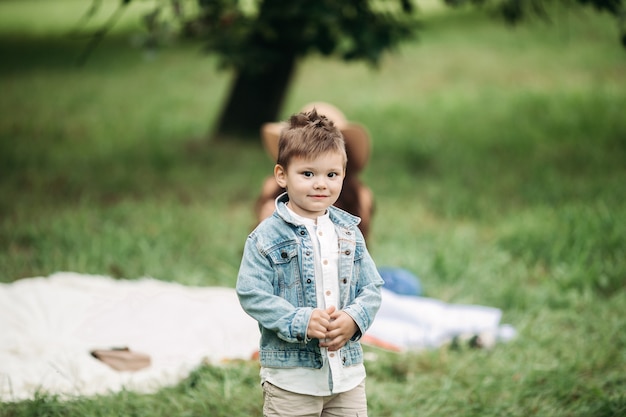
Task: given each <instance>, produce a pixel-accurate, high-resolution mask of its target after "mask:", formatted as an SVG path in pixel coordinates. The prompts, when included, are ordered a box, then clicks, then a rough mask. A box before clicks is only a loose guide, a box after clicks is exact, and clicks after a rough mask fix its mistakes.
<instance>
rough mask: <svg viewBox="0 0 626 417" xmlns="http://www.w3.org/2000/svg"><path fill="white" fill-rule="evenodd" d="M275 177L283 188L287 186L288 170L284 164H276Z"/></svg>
mask: <svg viewBox="0 0 626 417" xmlns="http://www.w3.org/2000/svg"><path fill="white" fill-rule="evenodd" d="M274 178H276V183H277V184H278V185H279V186H280V187H281V188H287V171H286V170H285V168H283V166H282V165H280V164H276V165H275V166H274Z"/></svg>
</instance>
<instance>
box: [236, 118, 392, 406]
mask: <svg viewBox="0 0 626 417" xmlns="http://www.w3.org/2000/svg"><path fill="white" fill-rule="evenodd" d="M346 163H347V157H346V151H345V145H344V140H343V137H342V135H341V133H340V131H339V130H338V129H337V127H335V126H334V125H333V123H332V122H331V121H330V120H329V119H327V118H326V117H324V116H322V115H318V114H317V111H316V110H315V109H313V110H312V111H310V112H307V113H299V114H296V115H293V116H291V118H290V119H289V121H288V124H287V127H286V128H285V129H284V130H283V131H282V132H281V136H280V140H279V149H278V160H277V163H276V166H275V167H274V176H275V178H276V182H277V183H278V184H279V185H280V186H281V187H283V188H285V189H286V190H287V192H286V193H284V194H282V195H280V196H279V197H278V198H277V199H276V210H275V211H274V214H272V216H270V217H269V218H267V219H266V220H264V221H263V222H262V223H261V224H259V225H258V226H257V228H256V229H255V230H254V231H253V232H252V233H251V234H250V235H249V236H248V239H247V240H246V244H245V248H244V253H243V258H242V261H241V267H240V269H239V276H238V278H237V294H238V296H239V301H240V303H241V306H242V307H243V309H244V310H245V311H246V312H247V313H248V314H249V315H250V316H252V317H253V318H254V319H255V320H257V322H258V323H259V328H260V330H261V341H260V353H259V354H260V361H261V372H260V374H261V383H262V386H263V398H264V406H263V415H264V416H290V417H293V416H366V415H367V401H366V397H365V367H364V365H363V351H362V349H361V345H360V343H359V339H360V338H361V336H362V335H363V334H364V333H365V331H366V330H367V329H368V328H369V326H370V325H371V324H372V321H373V320H374V316H375V315H376V312H377V311H378V308H379V306H380V302H381V292H380V288H381V286H382V285H383V280H382V278H381V277H380V275H379V274H378V271H377V269H376V266H375V264H374V262H373V260H372V258H371V257H370V255H369V253H368V251H367V248H366V246H365V241H364V239H363V235H362V234H361V232H360V231H359V229H358V227H357V224H358V223H359V220H360V219H359V218H358V217H355V216H352V215H351V214H348V213H347V212H345V211H342V210H340V209H338V208H336V207H333V203H334V202H335V201H336V200H337V198H338V196H339V193H340V192H341V188H342V184H343V178H344V175H345V168H346Z"/></svg>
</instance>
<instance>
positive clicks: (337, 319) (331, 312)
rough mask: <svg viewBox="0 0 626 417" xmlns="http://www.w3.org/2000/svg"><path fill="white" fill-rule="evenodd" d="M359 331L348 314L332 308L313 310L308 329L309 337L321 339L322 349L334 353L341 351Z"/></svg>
mask: <svg viewBox="0 0 626 417" xmlns="http://www.w3.org/2000/svg"><path fill="white" fill-rule="evenodd" d="M357 330H358V327H357V325H356V323H355V322H354V320H353V319H352V317H350V315H349V314H348V313H346V312H345V311H343V310H337V309H336V308H335V306H330V307H328V308H327V309H326V310H322V309H320V308H316V309H314V310H313V312H312V313H311V320H310V321H309V326H308V327H307V336H308V337H309V338H311V339H319V341H320V347H325V348H328V350H331V351H334V350H339V349H341V348H342V347H343V346H344V345H345V344H346V343H347V342H348V340H350V338H351V337H352V336H354V334H355V333H356V331H357Z"/></svg>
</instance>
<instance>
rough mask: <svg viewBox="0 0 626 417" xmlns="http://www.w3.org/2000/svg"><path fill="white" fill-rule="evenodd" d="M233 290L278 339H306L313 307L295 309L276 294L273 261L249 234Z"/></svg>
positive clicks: (252, 315)
mask: <svg viewBox="0 0 626 417" xmlns="http://www.w3.org/2000/svg"><path fill="white" fill-rule="evenodd" d="M276 285H277V284H276ZM236 291H237V296H238V297H239V303H240V304H241V307H242V308H243V309H244V311H245V312H246V313H247V314H248V315H250V316H251V317H252V318H254V319H255V320H256V321H257V322H258V323H259V325H261V326H262V327H264V328H266V329H268V330H271V331H273V332H276V334H277V336H278V337H279V338H280V339H282V340H284V341H286V342H289V343H300V342H304V341H305V340H306V330H307V327H308V324H309V320H310V318H311V312H312V311H313V308H311V307H300V308H297V307H295V306H294V305H293V304H291V303H290V302H289V301H287V300H285V299H284V298H282V297H280V296H278V295H276V292H275V271H274V268H273V267H272V263H271V261H270V259H269V258H268V257H267V256H265V255H264V254H263V253H262V252H261V250H260V249H259V248H258V247H257V245H256V241H255V240H254V239H253V238H252V237H248V239H247V240H246V244H245V246H244V251H243V257H242V259H241V265H240V268H239V274H238V276H237V285H236Z"/></svg>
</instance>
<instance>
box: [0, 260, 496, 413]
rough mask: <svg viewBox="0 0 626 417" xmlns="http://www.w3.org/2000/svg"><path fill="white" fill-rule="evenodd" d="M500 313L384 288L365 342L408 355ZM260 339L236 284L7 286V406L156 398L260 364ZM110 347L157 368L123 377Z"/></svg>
mask: <svg viewBox="0 0 626 417" xmlns="http://www.w3.org/2000/svg"><path fill="white" fill-rule="evenodd" d="M500 316H501V312H500V310H498V309H495V308H490V307H481V306H460V305H451V304H446V303H443V302H440V301H436V300H432V299H428V298H424V297H413V296H400V295H397V294H394V293H392V292H390V291H387V290H383V303H382V306H381V309H380V312H379V314H378V316H377V317H376V320H375V321H374V324H373V326H372V327H371V329H370V330H369V331H368V333H367V335H366V336H371V337H372V339H373V341H372V339H370V340H369V342H370V343H373V344H376V343H377V342H384V343H387V344H390V345H393V346H394V347H397V348H398V349H399V350H405V349H427V348H435V347H437V346H440V345H441V344H442V343H446V342H447V341H449V340H450V338H451V337H453V336H454V335H458V334H467V333H483V334H484V333H491V334H493V335H496V334H497V333H498V332H499V330H500V329H501V327H500V326H499V321H500ZM258 339H259V330H258V327H257V324H256V322H255V321H254V320H253V319H252V318H250V317H249V316H248V315H246V314H245V313H244V312H243V310H242V309H241V307H240V305H239V302H238V300H237V295H236V293H235V290H234V289H232V288H222V287H189V286H183V285H180V284H176V283H171V282H165V281H160V280H156V279H152V278H142V279H138V280H116V279H113V278H110V277H106V276H97V275H81V274H76V273H70V272H62V273H56V274H53V275H51V276H49V277H38V278H28V279H21V280H18V281H15V282H13V283H11V284H0V401H4V402H6V401H19V400H24V399H28V398H32V397H33V396H34V395H35V393H37V392H42V393H51V394H57V395H60V396H68V397H71V396H78V395H93V394H101V393H107V392H116V391H119V390H121V389H122V388H125V389H129V390H135V391H139V392H154V391H156V390H157V389H158V388H160V387H163V386H166V385H171V384H175V383H177V382H179V381H180V380H182V379H183V378H185V377H186V376H188V375H189V372H190V371H191V370H193V369H194V368H195V367H197V366H199V365H200V364H201V363H202V362H203V361H206V362H209V363H214V364H219V363H221V362H223V361H228V360H235V359H250V358H252V356H253V355H254V353H255V352H256V351H257V349H258ZM365 341H367V338H365ZM384 343H383V344H384ZM111 347H128V348H129V349H130V350H131V351H134V352H140V353H145V354H147V355H149V356H150V358H151V364H150V366H149V367H148V368H145V369H142V370H140V371H136V372H128V371H125V372H120V371H115V370H113V369H112V368H110V367H109V366H107V365H106V364H104V363H103V362H101V361H99V360H97V359H95V358H93V357H92V356H91V355H90V351H91V350H93V349H97V348H104V349H107V348H111Z"/></svg>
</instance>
